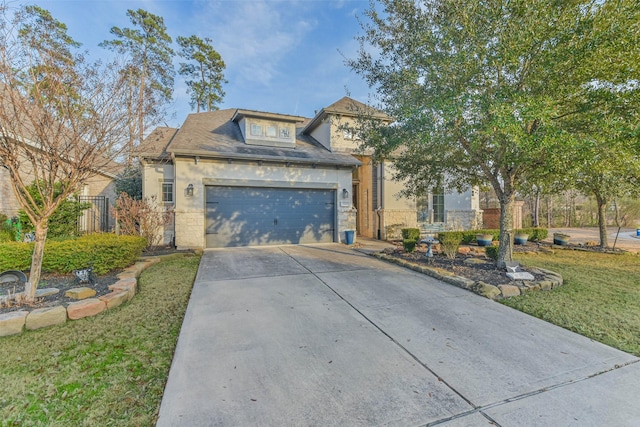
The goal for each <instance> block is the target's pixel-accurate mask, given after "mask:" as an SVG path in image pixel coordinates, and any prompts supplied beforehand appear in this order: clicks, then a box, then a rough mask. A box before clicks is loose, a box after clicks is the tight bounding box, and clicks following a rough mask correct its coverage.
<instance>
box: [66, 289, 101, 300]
mask: <svg viewBox="0 0 640 427" xmlns="http://www.w3.org/2000/svg"><path fill="white" fill-rule="evenodd" d="M95 294H96V291H95V289H91V288H73V289H69V290H68V291H67V292H65V293H64V296H65V297H67V298H71V299H87V298H91V297H92V296H94V295H95Z"/></svg>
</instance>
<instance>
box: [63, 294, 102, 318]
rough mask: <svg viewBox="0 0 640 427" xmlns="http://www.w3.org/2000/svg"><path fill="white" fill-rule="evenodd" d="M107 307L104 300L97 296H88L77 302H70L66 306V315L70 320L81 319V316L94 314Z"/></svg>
mask: <svg viewBox="0 0 640 427" xmlns="http://www.w3.org/2000/svg"><path fill="white" fill-rule="evenodd" d="M106 309H107V305H106V304H105V302H104V301H101V300H99V299H98V298H89V299H85V300H82V301H78V302H72V303H71V304H69V305H68V306H67V315H68V316H69V319H71V320H77V319H82V318H83V317H88V316H95V315H96V314H98V313H101V312H103V311H105V310H106Z"/></svg>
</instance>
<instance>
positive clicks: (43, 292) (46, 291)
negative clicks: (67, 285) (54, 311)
mask: <svg viewBox="0 0 640 427" xmlns="http://www.w3.org/2000/svg"><path fill="white" fill-rule="evenodd" d="M59 292H60V289H58V288H43V289H36V298H44V297H48V296H51V295H55V294H57V293H59Z"/></svg>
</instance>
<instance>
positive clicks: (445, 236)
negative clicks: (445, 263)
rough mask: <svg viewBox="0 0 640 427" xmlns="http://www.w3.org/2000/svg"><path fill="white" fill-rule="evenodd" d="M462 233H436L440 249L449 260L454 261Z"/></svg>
mask: <svg viewBox="0 0 640 427" xmlns="http://www.w3.org/2000/svg"><path fill="white" fill-rule="evenodd" d="M462 236H463V233H462V232H460V231H445V232H442V233H438V240H439V241H440V248H441V249H442V252H444V254H445V255H446V257H447V258H449V259H455V258H456V256H457V255H458V248H459V247H460V242H462Z"/></svg>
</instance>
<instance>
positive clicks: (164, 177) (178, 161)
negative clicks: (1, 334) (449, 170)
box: [138, 97, 481, 249]
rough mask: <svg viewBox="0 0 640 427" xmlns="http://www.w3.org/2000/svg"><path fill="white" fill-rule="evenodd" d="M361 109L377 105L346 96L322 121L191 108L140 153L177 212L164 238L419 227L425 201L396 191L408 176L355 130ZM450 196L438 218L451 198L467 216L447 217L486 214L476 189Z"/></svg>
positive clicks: (256, 239)
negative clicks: (395, 171)
mask: <svg viewBox="0 0 640 427" xmlns="http://www.w3.org/2000/svg"><path fill="white" fill-rule="evenodd" d="M362 108H369V107H367V106H366V105H364V104H362V103H359V102H358V101H355V100H353V99H351V98H348V97H344V98H342V99H341V100H339V101H337V102H336V103H334V104H332V105H330V106H329V107H326V108H323V109H322V110H320V111H319V112H317V113H316V115H315V116H314V117H313V118H305V117H299V116H293V115H286V114H276V113H269V112H261V111H252V110H243V109H225V110H218V111H209V112H204V113H196V114H190V115H189V116H188V117H187V119H186V120H185V122H184V124H183V125H182V127H181V128H179V129H175V128H168V127H159V128H156V129H155V130H154V131H153V132H152V133H151V134H150V135H149V136H148V137H147V138H146V139H145V141H144V142H143V143H142V144H141V145H140V147H138V158H139V160H140V163H141V166H142V171H143V195H144V196H145V197H150V196H156V197H157V198H158V201H159V202H160V203H161V204H162V205H163V206H164V207H165V208H171V209H173V212H174V221H173V223H172V224H169V225H168V226H167V227H166V228H165V243H170V242H172V241H173V243H174V244H175V245H176V246H177V247H178V248H180V249H186V248H215V247H233V246H260V245H275V244H301V243H320V242H342V241H344V240H345V231H346V230H357V233H358V234H359V235H361V236H366V237H372V238H380V239H385V238H389V237H394V236H395V234H394V233H398V232H399V230H400V228H402V227H416V226H418V210H417V203H416V200H414V199H408V198H403V197H397V193H398V192H399V190H400V189H401V188H402V183H400V182H395V181H392V180H390V179H389V177H390V176H391V173H390V168H392V167H393V165H392V164H391V162H382V163H379V164H374V163H373V162H372V161H371V157H370V156H369V155H367V154H366V152H362V151H361V150H360V141H359V140H358V138H357V137H356V136H354V135H352V134H351V133H350V132H349V131H348V130H347V128H348V124H349V122H350V121H352V120H355V118H356V117H357V111H359V110H361V109H362ZM379 118H380V120H388V118H387V117H386V116H384V115H383V114H382V113H379ZM449 196H450V195H445V196H444V199H443V198H442V196H439V199H438V200H443V201H444V202H445V204H442V205H434V206H433V207H432V208H431V209H432V210H433V211H434V212H438V215H439V211H438V209H441V210H443V209H445V207H446V202H447V200H448V199H449V202H450V205H451V206H452V207H453V208H455V209H453V210H452V212H454V211H455V212H458V213H460V214H459V215H458V214H455V212H454V213H452V214H450V215H449V216H448V217H447V216H446V212H444V211H443V214H444V217H443V218H441V219H442V220H443V223H444V222H445V220H449V221H452V222H453V221H458V222H461V221H462V220H464V221H467V220H468V219H470V218H473V221H476V219H477V218H478V215H480V216H481V211H479V209H478V205H479V202H478V192H477V191H475V190H469V194H464V195H451V196H450V197H449ZM434 200H435V198H434ZM456 215H457V216H456ZM436 219H440V217H438V218H436ZM473 221H471V220H469V221H467V222H468V224H461V225H463V226H465V225H466V226H467V227H473V226H475V225H477V224H475V223H473ZM459 225H460V224H459Z"/></svg>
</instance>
